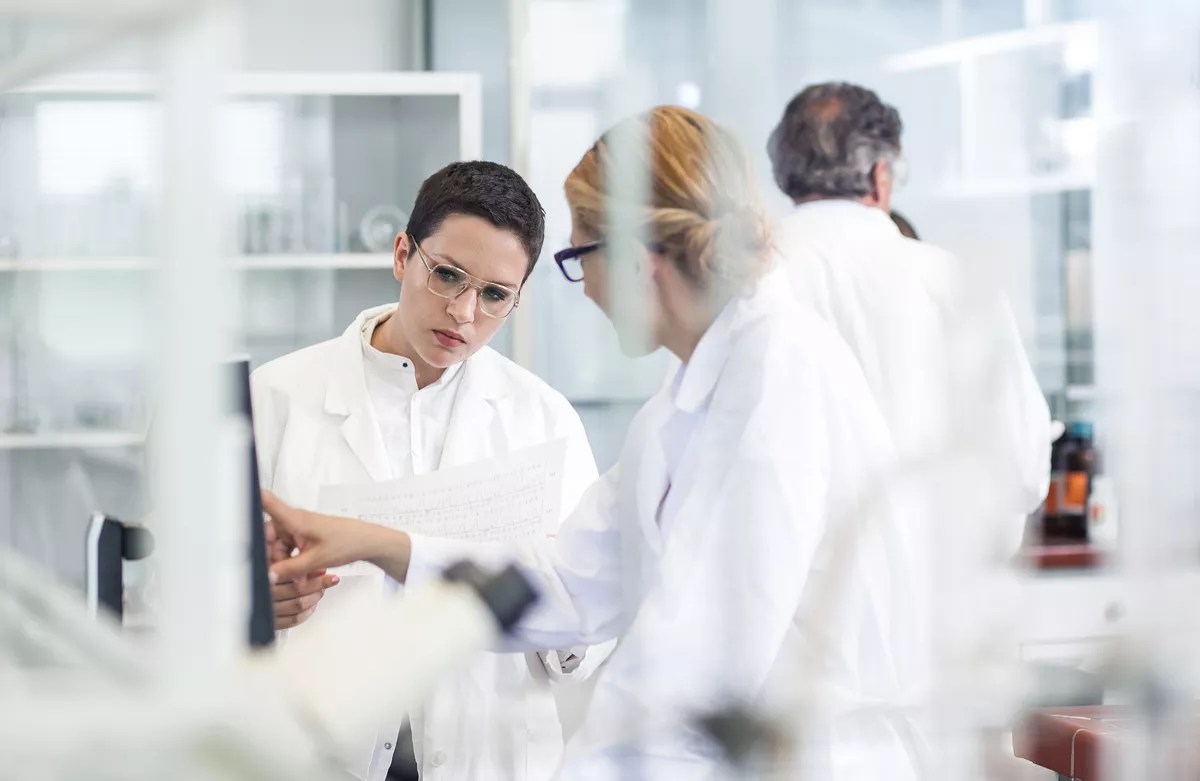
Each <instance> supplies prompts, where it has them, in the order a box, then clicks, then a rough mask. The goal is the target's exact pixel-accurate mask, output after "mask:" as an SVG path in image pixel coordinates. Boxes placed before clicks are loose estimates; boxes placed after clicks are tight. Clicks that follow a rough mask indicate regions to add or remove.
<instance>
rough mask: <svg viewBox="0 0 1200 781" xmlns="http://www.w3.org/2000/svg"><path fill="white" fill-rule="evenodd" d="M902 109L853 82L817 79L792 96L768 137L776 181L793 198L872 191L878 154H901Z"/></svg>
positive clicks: (888, 157)
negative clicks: (817, 82) (873, 172)
mask: <svg viewBox="0 0 1200 781" xmlns="http://www.w3.org/2000/svg"><path fill="white" fill-rule="evenodd" d="M902 129H903V127H902V125H901V123H900V114H899V112H897V111H896V109H894V108H892V107H891V106H889V105H887V104H886V103H884V102H883V101H882V100H880V99H879V96H878V95H876V94H875V93H874V92H872V91H871V90H869V89H866V88H865V87H860V86H858V85H857V84H847V83H845V82H830V83H828V84H815V85H813V86H811V87H808V88H806V89H805V90H804V91H803V92H801V93H800V94H799V95H797V96H796V97H794V98H792V100H791V102H790V103H788V105H787V108H786V109H784V111H783V118H782V119H780V120H779V125H778V126H776V128H775V131H774V132H773V133H771V139H770V141H768V142H767V154H768V155H770V158H771V168H772V171H773V172H774V174H775V183H776V184H778V185H779V189H781V190H783V191H784V192H785V193H787V194H788V195H789V196H791V198H792V199H793V200H799V199H801V198H808V197H813V196H817V197H827V198H855V197H861V196H864V195H870V194H871V190H872V178H871V173H872V171H873V169H874V168H875V165H876V164H877V163H878V162H879V161H880V160H881V159H883V160H886V161H887V162H889V163H891V162H893V161H895V159H896V158H897V157H899V156H900V132H901V130H902Z"/></svg>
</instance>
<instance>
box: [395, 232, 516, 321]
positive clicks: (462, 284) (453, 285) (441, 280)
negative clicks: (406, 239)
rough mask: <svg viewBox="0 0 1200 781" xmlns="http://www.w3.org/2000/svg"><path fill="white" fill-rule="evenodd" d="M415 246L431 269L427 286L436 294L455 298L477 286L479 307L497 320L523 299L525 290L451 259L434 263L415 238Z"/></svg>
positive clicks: (510, 311) (502, 317) (445, 297)
mask: <svg viewBox="0 0 1200 781" xmlns="http://www.w3.org/2000/svg"><path fill="white" fill-rule="evenodd" d="M413 246H414V247H416V248H417V255H419V256H420V258H421V262H422V263H424V264H425V268H426V269H427V270H428V271H429V273H428V274H426V275H425V287H426V288H427V289H428V290H429V292H430V293H433V294H434V295H435V296H439V297H441V298H444V299H446V300H447V301H453V300H454V299H456V298H458V297H459V296H461V295H462V294H463V293H465V292H467V288H469V287H473V288H475V290H476V291H478V293H479V311H480V312H483V313H484V314H485V315H487V316H488V317H494V318H496V319H497V320H503V319H504V318H506V317H508V316H509V315H510V314H511V313H512V311H513V309H515V308H516V306H517V304H518V303H520V301H521V294H520V293H518V292H517V291H516V290H513V289H512V288H510V287H507V286H505V285H501V284H499V283H496V282H487V281H486V280H482V279H478V278H476V277H473V276H471V275H470V274H468V273H467V272H465V271H463V270H462V269H461V268H458V267H457V266H451V265H450V264H448V263H439V264H437V265H436V266H431V265H429V259H428V258H426V257H425V251H424V250H423V249H421V245H420V244H418V243H417V242H415V241H414V242H413Z"/></svg>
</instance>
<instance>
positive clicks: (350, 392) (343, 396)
mask: <svg viewBox="0 0 1200 781" xmlns="http://www.w3.org/2000/svg"><path fill="white" fill-rule="evenodd" d="M395 306H396V305H395V304H391V305H388V306H382V307H376V308H375V309H368V310H366V311H365V312H363V313H362V314H360V315H359V316H358V317H357V318H356V319H355V321H354V322H353V323H351V324H350V327H349V328H347V329H346V331H345V333H343V334H342V335H341V336H340V337H339V338H338V350H337V353H336V356H335V360H336V362H337V365H336V366H335V367H333V371H331V372H329V385H328V386H327V388H326V391H325V411H326V412H327V413H330V414H332V415H341V416H344V417H345V420H343V421H342V425H341V434H342V438H343V439H345V440H346V444H347V445H349V446H350V450H352V451H353V452H354V455H355V456H357V457H358V460H359V461H361V462H362V465H363V467H364V468H365V469H366V470H367V473H368V474H369V475H370V476H371V479H372V480H378V481H383V480H390V479H391V478H392V469H391V464H390V462H389V461H388V455H387V449H386V448H385V447H384V445H383V439H382V437H381V436H380V434H379V423H378V421H376V419H375V413H374V411H373V410H372V409H371V403H370V400H369V399H368V398H367V382H366V377H365V376H364V375H363V356H362V342H361V338H362V337H361V336H360V333H361V331H362V326H363V324H364V323H365V322H366V321H367V320H368V319H371V318H373V317H377V316H379V315H380V314H382V313H383V312H384V311H387V310H389V309H395Z"/></svg>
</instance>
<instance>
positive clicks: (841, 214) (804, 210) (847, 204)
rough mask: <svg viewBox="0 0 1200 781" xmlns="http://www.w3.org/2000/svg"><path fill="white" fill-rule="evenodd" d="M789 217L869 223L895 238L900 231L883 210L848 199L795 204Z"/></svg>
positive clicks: (804, 219)
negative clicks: (886, 231)
mask: <svg viewBox="0 0 1200 781" xmlns="http://www.w3.org/2000/svg"><path fill="white" fill-rule="evenodd" d="M791 216H792V218H794V219H798V220H801V221H808V220H854V221H858V222H862V223H870V224H871V225H872V227H874V228H876V229H882V230H888V231H890V232H891V233H894V234H896V235H897V236H899V235H900V229H899V228H897V227H896V223H894V222H892V218H891V217H890V216H888V213H887V212H885V211H884V210H883V209H880V208H877V207H875V206H867V205H866V204H865V203H859V202H858V201H854V200H851V199H849V198H823V199H821V200H817V201H806V202H804V203H800V204H796V208H795V209H793V210H792V215H791Z"/></svg>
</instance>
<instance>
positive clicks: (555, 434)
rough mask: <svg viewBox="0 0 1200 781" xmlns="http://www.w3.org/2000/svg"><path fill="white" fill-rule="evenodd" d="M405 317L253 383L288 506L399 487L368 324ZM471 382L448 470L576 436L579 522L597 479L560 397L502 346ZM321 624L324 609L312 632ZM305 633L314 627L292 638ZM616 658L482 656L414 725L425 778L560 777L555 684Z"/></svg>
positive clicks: (353, 332) (260, 429)
mask: <svg viewBox="0 0 1200 781" xmlns="http://www.w3.org/2000/svg"><path fill="white" fill-rule="evenodd" d="M394 307H395V305H394V304H393V305H391V307H378V308H375V309H371V310H367V311H366V312H363V313H362V314H360V315H359V317H358V318H357V319H356V320H355V322H354V323H352V324H351V325H350V326H349V327H348V328H347V329H346V331H345V333H344V334H342V336H340V337H338V338H335V339H332V340H329V341H327V342H323V343H321V344H317V345H314V346H312V347H309V348H306V349H303V350H300V351H298V352H295V353H292V354H290V355H287V356H284V357H283V358H280V359H278V360H275V361H272V362H270V363H268V364H266V365H264V366H262V367H261V368H259V369H258V370H257V371H255V372H254V374H253V375H252V377H251V391H252V394H253V401H254V424H255V425H254V428H255V435H256V440H257V446H258V456H259V461H260V477H261V480H262V484H263V487H264V488H267V489H269V490H272V491H274V492H275V493H276V494H277V495H279V497H280V498H282V499H283V500H284V501H286V502H288V503H290V504H292V505H295V506H297V507H307V508H313V507H316V504H317V497H318V493H319V491H320V489H321V486H323V485H327V484H355V483H368V482H374V481H381V480H388V479H390V476H391V466H390V464H389V460H388V454H387V450H386V448H385V446H384V443H383V440H382V438H381V436H380V433H379V430H378V426H377V424H376V421H375V418H374V414H373V412H372V410H371V406H370V403H369V401H368V396H367V390H366V385H365V379H364V374H363V358H362V347H361V343H360V338H361V337H360V331H361V330H362V327H363V324H364V323H365V322H366V321H367V320H368V319H370V318H373V317H378V316H379V315H380V314H382V313H383V312H385V311H387V310H388V309H389V308H394ZM462 371H463V372H464V374H463V376H462V380H461V382H462V384H461V386H460V388H459V390H458V395H457V397H456V399H455V405H454V410H453V412H452V413H451V417H450V423H449V427H448V430H447V432H446V439H445V446H444V450H443V452H442V458H441V462H440V466H441V467H448V466H454V465H461V464H466V463H469V462H472V461H478V460H483V459H488V458H492V457H496V456H500V455H503V454H504V453H507V452H512V451H516V450H520V449H521V448H524V447H529V446H532V445H536V444H541V443H544V442H548V441H552V440H555V439H559V438H565V439H566V441H567V451H566V462H565V466H564V471H563V483H562V486H563V496H562V507H563V512H564V514H565V513H567V512H569V511H570V509H571V508H573V507H574V506H575V505H576V504H577V503H578V501H579V498H580V496H581V495H582V494H583V493H584V491H585V490H586V488H587V487H588V486H589V485H590V484H591V483H592V482H593V481H594V480H595V478H596V475H597V472H596V465H595V461H594V460H593V458H592V453H591V449H590V448H589V446H588V442H587V437H586V435H585V433H584V430H583V425H582V423H581V422H580V420H579V416H578V415H577V414H576V412H575V410H574V409H573V408H572V407H571V405H570V404H569V403H568V402H567V400H566V399H565V398H563V396H562V395H561V394H559V393H557V392H556V391H554V390H553V389H551V388H550V387H549V386H548V385H546V384H545V383H544V382H542V381H541V380H540V379H538V378H537V377H535V376H534V375H533V374H531V373H530V372H528V371H526V370H524V369H522V368H521V367H519V366H517V365H516V364H514V363H513V362H511V361H509V360H508V359H506V358H504V357H503V356H501V355H500V354H498V353H496V352H495V351H493V350H491V349H490V348H487V347H485V348H483V349H482V350H480V351H479V352H477V353H476V354H475V355H473V356H471V357H470V358H468V359H467V360H466V361H465V362H464V365H463V366H462ZM343 585H346V581H345V579H344V580H343ZM379 586H380V588H382V587H383V576H382V573H379ZM337 588H342V586H338V587H335V589H334V590H333V591H331V592H330V596H336V592H337ZM323 604H325V605H328V604H330V601H329V600H325V601H324V603H323ZM320 613H321V607H320V606H319V607H318V609H317V615H316V616H314V621H315V620H317V619H319V618H320ZM310 623H312V622H310ZM304 630H305V625H302V626H301V627H299V628H298V629H296V630H292V631H304ZM562 647H563V648H567V647H568V646H562ZM534 650H542V649H530V651H534ZM605 655H606V649H592V650H590V651H589V652H588V653H587V654H586V656H585V658H584V660H583V662H582V664H580V665H579V667H578V668H576V669H574V670H573V671H571V672H565V671H564V669H563V667H562V665H561V664H560V662H559V659H558V655H557V653H553V652H551V653H544V654H535V653H530V654H528V655H527V656H524V655H520V654H486V655H484V656H483V657H481V658H480V659H479V660H478V662H476V663H475V664H474V665H473V666H472V667H471V668H470V669H469V670H467V671H464V673H463V674H461V675H458V676H456V677H455V678H454V679H453V680H452V681H449V682H447V683H446V684H445V685H443V686H442V687H440V688H439V689H438V691H437V692H436V693H435V695H434V696H433V697H432V698H431V699H430V700H429V701H428V702H427V703H426V704H425V706H424V708H422V709H420V710H418V711H414V712H413V713H412V714H411V716H412V723H413V737H414V748H415V750H416V755H417V760H418V763H419V764H420V767H421V777H422V779H424V780H425V781H441V780H443V779H444V780H445V781H490V780H491V779H504V780H508V779H511V780H512V781H542V779H546V778H548V777H549V776H550V774H551V772H552V771H553V769H554V767H555V766H556V765H557V763H558V761H559V756H560V755H561V752H562V744H563V737H562V732H561V728H560V726H559V721H558V715H557V712H556V708H555V703H554V699H553V694H552V693H551V691H550V689H549V688H548V686H547V681H548V679H549V680H554V681H578V680H582V679H583V678H586V677H588V676H589V675H590V674H591V672H592V671H593V670H594V669H595V667H596V666H597V665H598V664H599V663H600V662H601V661H602V660H603V658H604V657H605ZM403 715H404V714H403V713H397V714H396V718H395V723H391V724H385V725H381V729H380V733H379V736H378V740H377V742H376V747H375V750H374V751H373V752H372V755H371V758H370V759H369V760H368V758H366V757H364V758H363V760H362V765H361V767H366V766H367V765H368V764H369V765H370V767H369V769H368V770H367V771H366V777H367V778H368V779H370V781H380V780H381V779H382V778H383V777H384V775H385V774H386V771H387V765H388V763H390V761H391V754H392V751H393V749H392V748H391V743H392V741H394V740H395V737H396V733H397V731H398V729H399V726H400V721H401V719H402V717H403ZM356 767H360V766H357V765H356ZM360 772H361V771H360Z"/></svg>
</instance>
